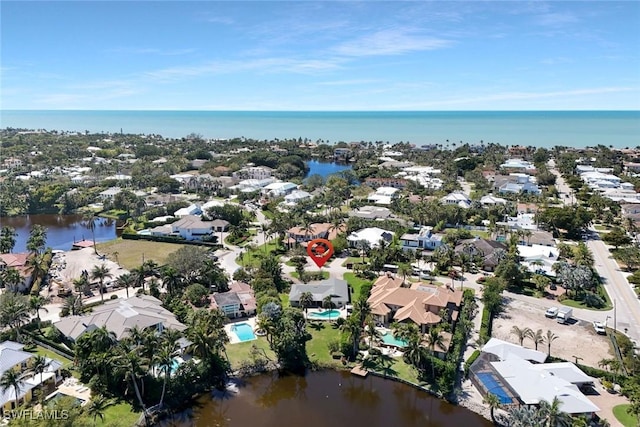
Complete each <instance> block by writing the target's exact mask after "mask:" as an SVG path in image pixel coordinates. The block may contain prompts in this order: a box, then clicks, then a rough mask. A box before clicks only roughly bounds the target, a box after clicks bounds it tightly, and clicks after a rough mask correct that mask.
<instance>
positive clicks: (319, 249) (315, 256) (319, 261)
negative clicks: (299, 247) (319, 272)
mask: <svg viewBox="0 0 640 427" xmlns="http://www.w3.org/2000/svg"><path fill="white" fill-rule="evenodd" d="M307 254H309V257H311V260H312V261H313V262H315V263H316V265H317V266H318V267H319V268H322V266H323V265H324V264H325V262H327V260H328V259H329V258H331V255H333V245H332V244H331V242H330V241H328V240H327V239H313V240H312V241H310V242H309V243H308V244H307Z"/></svg>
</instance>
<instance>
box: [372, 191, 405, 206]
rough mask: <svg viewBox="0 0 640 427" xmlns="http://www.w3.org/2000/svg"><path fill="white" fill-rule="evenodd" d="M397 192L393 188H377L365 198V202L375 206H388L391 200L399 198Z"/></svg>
mask: <svg viewBox="0 0 640 427" xmlns="http://www.w3.org/2000/svg"><path fill="white" fill-rule="evenodd" d="M399 191H400V190H398V189H397V188H394V187H379V188H378V189H376V191H375V192H374V193H372V194H370V195H369V197H367V201H369V202H372V203H375V204H377V205H390V204H391V202H392V201H393V200H396V199H397V198H398V196H399V194H398V193H399Z"/></svg>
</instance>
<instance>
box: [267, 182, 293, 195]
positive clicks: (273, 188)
mask: <svg viewBox="0 0 640 427" xmlns="http://www.w3.org/2000/svg"><path fill="white" fill-rule="evenodd" d="M297 188H298V186H297V185H296V184H294V183H293V182H273V183H271V184H269V185H267V186H265V187H264V188H263V190H262V193H263V194H264V195H266V196H269V197H283V196H286V195H287V194H290V193H291V192H293V191H294V190H295V189H297Z"/></svg>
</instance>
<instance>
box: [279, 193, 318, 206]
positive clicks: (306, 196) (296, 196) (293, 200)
mask: <svg viewBox="0 0 640 427" xmlns="http://www.w3.org/2000/svg"><path fill="white" fill-rule="evenodd" d="M312 197H313V196H312V195H311V193H307V192H306V191H302V190H294V191H293V192H292V193H290V194H287V195H286V196H284V203H285V204H286V205H288V206H295V205H297V204H298V203H300V202H304V201H305V200H311V198H312Z"/></svg>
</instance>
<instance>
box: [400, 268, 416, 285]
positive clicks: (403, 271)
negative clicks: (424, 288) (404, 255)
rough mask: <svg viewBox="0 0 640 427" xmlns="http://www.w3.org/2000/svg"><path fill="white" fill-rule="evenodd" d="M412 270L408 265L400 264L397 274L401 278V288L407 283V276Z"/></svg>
mask: <svg viewBox="0 0 640 427" xmlns="http://www.w3.org/2000/svg"><path fill="white" fill-rule="evenodd" d="M412 271H413V270H412V269H411V266H410V265H409V264H405V263H402V264H400V265H399V266H398V274H400V275H401V276H402V286H404V285H405V283H406V281H407V276H408V275H409V274H411V272H412Z"/></svg>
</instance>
